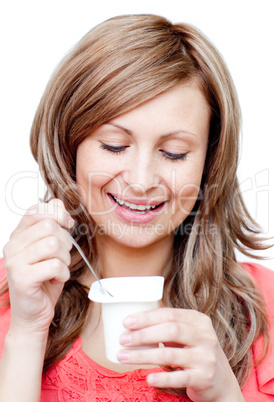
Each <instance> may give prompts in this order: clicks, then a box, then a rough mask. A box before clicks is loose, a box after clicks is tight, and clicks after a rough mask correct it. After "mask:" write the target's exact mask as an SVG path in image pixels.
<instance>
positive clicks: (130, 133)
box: [106, 122, 197, 139]
mask: <svg viewBox="0 0 274 402" xmlns="http://www.w3.org/2000/svg"><path fill="white" fill-rule="evenodd" d="M106 124H109V125H111V126H114V127H116V128H119V129H120V130H122V131H124V132H125V133H126V134H128V135H133V132H132V131H131V130H129V129H128V128H126V127H123V126H120V125H119V124H117V123H110V122H108V123H106ZM176 134H185V135H187V136H191V137H194V138H195V139H197V136H196V135H195V134H194V133H191V132H190V131H187V130H177V131H172V132H171V133H167V134H163V135H161V136H160V138H161V139H164V138H168V137H171V136H173V135H176Z"/></svg>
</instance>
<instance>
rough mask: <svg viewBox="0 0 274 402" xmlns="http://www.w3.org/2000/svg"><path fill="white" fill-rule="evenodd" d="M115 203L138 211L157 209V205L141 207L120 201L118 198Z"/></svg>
mask: <svg viewBox="0 0 274 402" xmlns="http://www.w3.org/2000/svg"><path fill="white" fill-rule="evenodd" d="M113 198H114V199H115V201H116V202H117V203H118V204H119V205H125V206H126V207H128V208H130V209H137V210H138V211H145V210H148V209H155V208H156V207H157V205H139V204H131V203H130V202H127V201H122V200H119V199H118V198H116V197H114V196H113Z"/></svg>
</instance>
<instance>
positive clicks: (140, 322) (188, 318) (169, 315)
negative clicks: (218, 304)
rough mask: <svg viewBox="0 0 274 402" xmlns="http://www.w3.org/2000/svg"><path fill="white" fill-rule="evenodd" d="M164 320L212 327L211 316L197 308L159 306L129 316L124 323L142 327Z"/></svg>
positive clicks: (132, 326)
mask: <svg viewBox="0 0 274 402" xmlns="http://www.w3.org/2000/svg"><path fill="white" fill-rule="evenodd" d="M163 322H181V323H182V324H187V325H189V326H199V327H200V328H203V327H212V323H211V320H210V318H209V317H208V316H207V315H205V314H202V313H200V312H199V311H196V310H190V309H176V308H159V309H156V310H151V311H146V312H140V313H136V314H134V315H131V316H127V317H126V318H125V319H124V321H123V325H124V327H125V328H128V329H140V328H144V327H149V326H152V325H156V324H160V323H163Z"/></svg>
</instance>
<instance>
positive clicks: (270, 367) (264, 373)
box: [0, 260, 274, 402]
mask: <svg viewBox="0 0 274 402" xmlns="http://www.w3.org/2000/svg"><path fill="white" fill-rule="evenodd" d="M241 265H242V266H243V267H244V268H245V269H246V270H247V271H248V272H250V273H251V275H252V276H253V277H254V278H255V280H256V282H257V284H258V286H259V287H260V289H261V291H262V293H263V295H264V297H265V299H266V303H267V306H268V311H269V320H270V325H271V339H272V348H271V349H270V352H269V354H268V355H267V356H266V358H265V359H264V360H263V362H262V363H261V364H260V365H259V367H257V368H255V367H253V368H252V373H251V376H250V378H249V380H248V382H247V384H246V385H245V387H244V388H243V391H242V392H243V396H244V398H245V401H247V402H249V401H250V402H254V401H256V402H267V401H272V402H273V401H274V346H273V343H274V292H273V289H274V271H271V270H269V269H267V268H264V267H261V266H259V265H258V264H241ZM3 276H5V272H4V263H3V260H0V281H1V278H3ZM9 322H10V308H9V307H6V308H2V309H0V355H1V353H2V350H3V346H4V339H5V335H6V333H7V331H8V328H9ZM260 348H261V340H260V339H259V340H258V341H257V342H256V343H255V344H254V346H253V349H252V351H253V356H254V358H255V359H256V357H258V356H259V353H260V350H261V349H260ZM255 359H254V360H255ZM152 371H161V369H160V368H159V369H158V368H154V369H139V370H135V371H129V372H126V373H116V372H114V371H111V370H108V369H106V368H104V367H102V366H100V365H98V364H97V363H95V362H94V361H92V360H91V359H90V358H89V357H88V356H87V355H86V354H85V353H84V352H83V351H82V349H81V339H80V338H78V339H76V341H75V342H74V344H73V346H72V348H71V349H70V351H69V352H68V353H67V354H66V356H65V357H64V358H63V360H62V361H60V362H59V363H58V364H57V365H56V366H55V367H54V368H52V369H51V370H49V371H48V372H47V373H46V374H45V375H44V376H43V379H42V390H41V399H40V402H70V401H82V402H93V401H96V402H145V401H150V402H153V401H158V402H175V401H187V400H188V399H186V398H184V397H180V396H175V395H171V394H167V393H163V392H159V391H158V390H156V389H155V388H153V387H151V386H149V385H148V384H147V382H146V376H147V374H148V373H150V372H152Z"/></svg>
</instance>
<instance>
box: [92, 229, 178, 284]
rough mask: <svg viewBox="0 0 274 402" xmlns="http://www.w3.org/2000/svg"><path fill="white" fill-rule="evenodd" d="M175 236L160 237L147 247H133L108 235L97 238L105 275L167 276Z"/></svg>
mask: <svg viewBox="0 0 274 402" xmlns="http://www.w3.org/2000/svg"><path fill="white" fill-rule="evenodd" d="M173 242H174V237H173V235H170V236H169V237H168V238H164V239H160V240H159V241H158V242H156V243H153V244H151V245H149V246H147V247H142V248H133V247H128V246H124V245H123V244H119V243H117V242H116V241H114V240H113V239H111V238H110V237H108V236H104V237H101V238H99V239H97V245H98V252H99V256H100V262H101V264H102V273H103V277H104V278H107V277H118V276H154V275H163V276H165V273H166V271H167V270H168V269H169V267H170V266H171V264H172V256H173Z"/></svg>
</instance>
